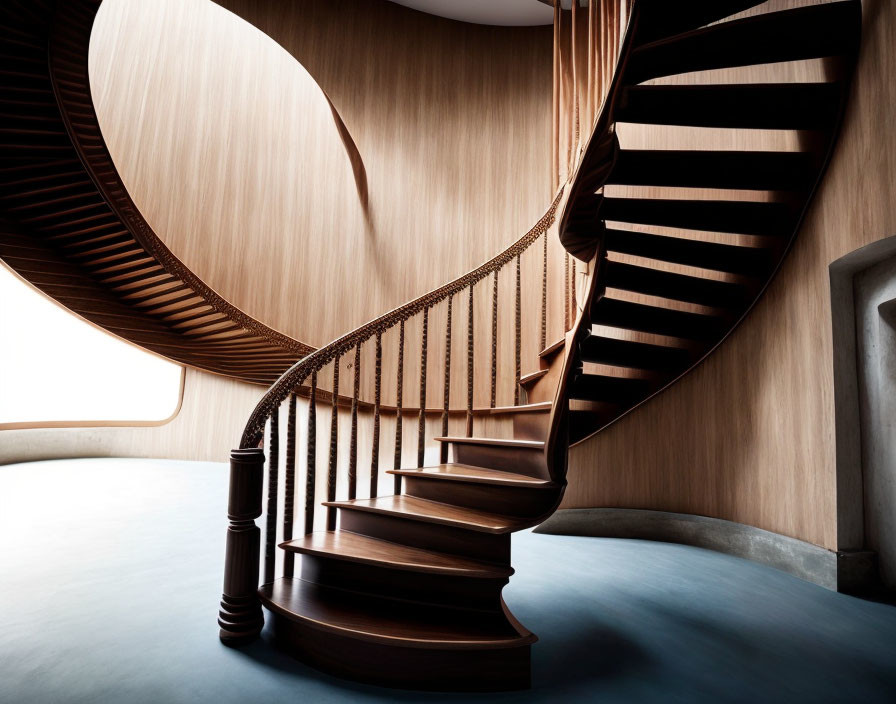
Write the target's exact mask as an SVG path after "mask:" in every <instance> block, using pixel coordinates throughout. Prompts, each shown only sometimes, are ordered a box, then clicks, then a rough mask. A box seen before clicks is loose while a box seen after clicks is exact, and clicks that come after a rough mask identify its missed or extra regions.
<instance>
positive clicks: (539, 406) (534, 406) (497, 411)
mask: <svg viewBox="0 0 896 704" xmlns="http://www.w3.org/2000/svg"><path fill="white" fill-rule="evenodd" d="M553 406H554V403H553V401H541V402H539V403H525V404H522V405H520V406H495V407H494V408H490V409H489V410H488V412H489V414H490V415H502V414H505V413H549V412H550V410H551V408H552V407H553Z"/></svg>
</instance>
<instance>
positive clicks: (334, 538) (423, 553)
mask: <svg viewBox="0 0 896 704" xmlns="http://www.w3.org/2000/svg"><path fill="white" fill-rule="evenodd" d="M280 547H281V548H283V549H284V550H287V551H289V552H297V553H302V554H305V555H317V556H322V557H329V558H333V559H338V560H345V561H347V562H358V563H362V564H368V565H374V566H377V567H388V568H389V569H397V570H408V571H414V572H429V573H433V574H444V575H454V576H462V577H483V578H492V579H499V578H504V577H510V575H512V574H513V568H511V567H509V566H507V565H497V564H491V563H488V562H479V561H477V560H470V559H469V558H464V557H460V556H458V555H449V554H448V553H443V552H435V551H433V550H423V549H421V548H414V547H410V546H408V545H400V544H399V543H392V542H389V541H387V540H379V539H377V538H371V537H368V536H366V535H360V534H359V533H352V532H350V531H346V530H341V531H317V532H314V533H309V534H308V535H305V536H303V537H301V538H298V539H297V540H290V541H289V542H286V543H283V544H281V545H280Z"/></svg>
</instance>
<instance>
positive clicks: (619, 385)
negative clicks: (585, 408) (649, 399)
mask: <svg viewBox="0 0 896 704" xmlns="http://www.w3.org/2000/svg"><path fill="white" fill-rule="evenodd" d="M653 386H654V384H652V383H651V382H650V381H647V380H645V379H633V378H628V377H618V376H605V375H603V374H581V375H579V376H578V377H577V378H576V379H575V381H573V383H572V384H571V385H570V394H569V395H570V398H574V399H581V400H586V401H606V402H608V403H616V404H619V405H620V406H628V405H631V404H633V403H636V402H637V401H640V400H641V399H643V398H644V397H645V396H647V395H648V394H649V393H650V392H651V390H652V389H653Z"/></svg>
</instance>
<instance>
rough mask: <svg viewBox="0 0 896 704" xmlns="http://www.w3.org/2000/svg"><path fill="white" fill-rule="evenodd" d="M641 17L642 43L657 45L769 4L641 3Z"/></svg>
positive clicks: (722, 0)
mask: <svg viewBox="0 0 896 704" xmlns="http://www.w3.org/2000/svg"><path fill="white" fill-rule="evenodd" d="M640 2H641V3H642V10H641V17H640V21H639V23H638V43H639V44H644V43H647V42H651V41H656V40H657V39H659V38H661V37H668V36H672V35H675V34H680V33H682V32H685V31H688V30H691V29H696V28H698V27H702V26H703V25H706V24H709V23H710V22H716V21H718V20H722V19H725V18H726V17H730V16H731V15H735V14H737V13H738V12H743V11H744V10H747V9H749V8H751V7H755V6H756V5H761V4H762V3H763V2H765V0H688V2H686V3H673V2H669V0H640Z"/></svg>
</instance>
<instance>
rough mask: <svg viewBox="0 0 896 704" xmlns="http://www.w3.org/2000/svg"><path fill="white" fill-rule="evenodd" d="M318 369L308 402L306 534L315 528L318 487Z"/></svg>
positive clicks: (312, 377) (312, 374) (313, 376)
mask: <svg viewBox="0 0 896 704" xmlns="http://www.w3.org/2000/svg"><path fill="white" fill-rule="evenodd" d="M316 469H317V370H316V369H315V370H314V371H313V372H311V399H310V401H309V404H308V466H307V468H306V470H305V535H308V533H311V532H312V531H313V530H314V503H315V502H314V498H315V497H314V494H315V489H316V487H317V478H316Z"/></svg>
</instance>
